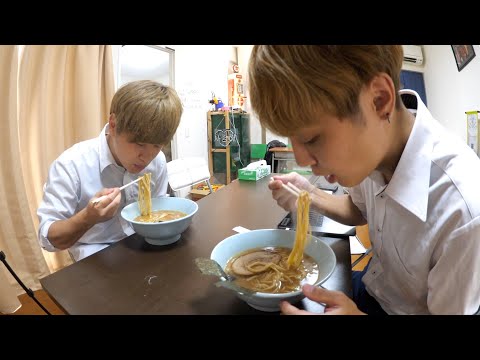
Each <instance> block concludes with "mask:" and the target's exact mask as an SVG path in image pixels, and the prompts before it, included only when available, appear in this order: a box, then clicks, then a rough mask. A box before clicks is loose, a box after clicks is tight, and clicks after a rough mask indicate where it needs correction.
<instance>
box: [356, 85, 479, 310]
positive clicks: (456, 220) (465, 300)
mask: <svg viewBox="0 0 480 360" xmlns="http://www.w3.org/2000/svg"><path fill="white" fill-rule="evenodd" d="M403 91H404V92H410V93H412V94H414V95H416V96H417V102H418V109H417V115H416V119H415V124H414V127H413V130H412V132H411V134H410V137H409V139H408V142H407V144H406V146H405V149H404V151H403V153H402V156H401V158H400V161H399V163H398V165H397V168H396V169H395V172H394V174H393V177H392V179H391V181H390V183H389V184H388V185H387V184H385V182H384V180H383V177H382V176H381V174H380V173H379V172H377V171H375V172H373V173H372V174H371V175H370V176H369V177H368V178H367V179H365V180H364V181H363V182H362V183H361V184H359V185H358V186H355V187H352V188H350V189H349V190H350V195H351V197H352V200H353V202H354V203H355V205H357V207H358V208H359V209H360V210H361V212H362V213H363V216H364V217H365V219H367V221H368V225H369V235H370V240H371V242H372V247H373V257H372V260H371V262H370V266H369V268H368V271H367V273H366V274H365V276H364V277H363V282H364V283H365V285H366V289H367V291H368V293H369V294H370V295H372V296H373V297H374V298H376V300H377V301H378V302H379V304H380V305H381V306H382V308H383V309H384V310H385V311H386V312H387V313H389V314H474V313H475V312H476V311H477V310H478V309H479V305H480V160H479V158H478V157H477V155H476V154H475V152H474V151H472V150H471V149H470V148H469V147H468V146H467V144H466V143H464V142H462V141H461V140H460V139H457V138H456V137H454V136H451V135H449V134H448V133H447V132H446V131H445V129H444V128H443V127H442V126H441V125H440V124H439V123H438V122H437V121H435V120H434V119H433V118H432V116H431V114H430V112H429V111H428V110H427V108H426V107H425V104H423V102H422V101H421V99H420V97H419V96H418V94H417V93H415V92H414V91H411V90H403Z"/></svg>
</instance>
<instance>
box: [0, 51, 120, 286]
mask: <svg viewBox="0 0 480 360" xmlns="http://www.w3.org/2000/svg"><path fill="white" fill-rule="evenodd" d="M19 49H20V47H19V46H0V71H1V72H0V91H1V93H2V96H1V97H0V112H1V118H2V121H1V122H0V124H1V125H0V126H1V129H2V141H1V142H0V169H1V172H0V216H1V219H2V223H1V227H0V250H3V251H4V252H5V253H6V255H7V259H8V261H9V264H10V265H11V266H12V268H13V269H14V270H15V271H16V272H17V274H18V275H19V277H20V278H21V279H22V281H23V282H24V283H25V285H26V286H28V287H30V288H31V289H32V290H36V289H39V288H40V287H41V286H40V283H39V281H38V280H39V279H40V278H42V277H44V276H46V275H47V274H49V273H50V272H51V271H55V270H57V269H59V268H61V267H63V266H65V265H68V264H69V263H71V260H70V257H69V256H68V254H67V253H66V251H62V252H58V253H47V252H43V251H42V249H41V248H40V246H39V244H38V241H37V229H38V218H37V215H36V209H37V207H38V205H39V203H40V201H41V198H42V190H43V184H44V183H45V181H46V179H47V174H48V168H49V165H50V163H51V162H52V161H53V160H54V159H55V158H56V157H57V156H58V155H60V153H61V152H62V151H64V150H65V149H67V148H68V147H70V146H71V145H73V144H74V143H76V142H78V141H82V140H86V139H89V138H92V137H96V136H98V134H99V133H100V131H101V129H102V127H103V125H104V124H105V123H106V121H107V119H108V113H109V107H110V101H111V99H112V97H113V93H114V77H113V60H112V49H111V46H110V45H75V46H73V45H61V46H60V45H59V46H52V45H38V46H30V45H28V46H25V47H24V48H23V54H22V56H21V61H20V66H18V58H19ZM17 80H18V82H17ZM17 83H18V88H17ZM2 271H4V270H2ZM5 272H6V270H5ZM6 273H7V272H6ZM7 274H8V273H7ZM10 278H11V281H10V284H12V285H13V286H15V287H16V288H17V290H18V291H17V294H20V293H21V292H22V291H23V290H22V289H21V288H20V287H19V286H18V287H17V286H16V285H14V284H15V280H14V279H13V278H12V277H11V276H10V275H9V274H8V275H7V279H10ZM0 280H1V278H0ZM0 291H4V287H3V284H2V283H0Z"/></svg>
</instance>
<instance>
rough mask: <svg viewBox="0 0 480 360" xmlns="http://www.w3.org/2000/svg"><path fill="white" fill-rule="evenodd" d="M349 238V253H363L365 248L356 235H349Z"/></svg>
mask: <svg viewBox="0 0 480 360" xmlns="http://www.w3.org/2000/svg"><path fill="white" fill-rule="evenodd" d="M349 238H350V254H365V252H366V251H367V249H365V247H364V246H363V245H362V243H361V242H360V241H359V240H358V238H357V237H356V236H349Z"/></svg>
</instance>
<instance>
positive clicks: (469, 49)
mask: <svg viewBox="0 0 480 360" xmlns="http://www.w3.org/2000/svg"><path fill="white" fill-rule="evenodd" d="M452 50H453V55H454V56H455V61H456V63H457V69H458V71H462V69H463V68H464V67H465V66H467V64H468V63H469V62H470V61H472V59H473V58H474V57H475V50H473V45H452Z"/></svg>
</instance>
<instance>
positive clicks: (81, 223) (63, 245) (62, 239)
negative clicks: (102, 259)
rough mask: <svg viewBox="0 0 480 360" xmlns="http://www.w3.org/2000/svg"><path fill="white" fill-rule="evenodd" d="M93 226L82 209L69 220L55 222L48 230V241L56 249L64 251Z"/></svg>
mask: <svg viewBox="0 0 480 360" xmlns="http://www.w3.org/2000/svg"><path fill="white" fill-rule="evenodd" d="M93 225H95V224H92V223H90V222H89V221H87V219H86V210H85V209H83V210H81V211H80V212H78V213H77V214H75V215H74V216H72V217H71V218H70V219H67V220H59V221H55V222H54V223H53V224H52V225H50V228H49V229H48V240H49V241H50V243H51V244H52V245H53V246H55V247H56V248H57V249H60V250H65V249H68V248H69V247H71V246H72V245H73V244H75V243H76V242H77V241H78V239H80V238H81V237H82V236H83V235H84V234H85V233H86V232H87V231H88V230H90V229H91V228H92V227H93Z"/></svg>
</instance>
